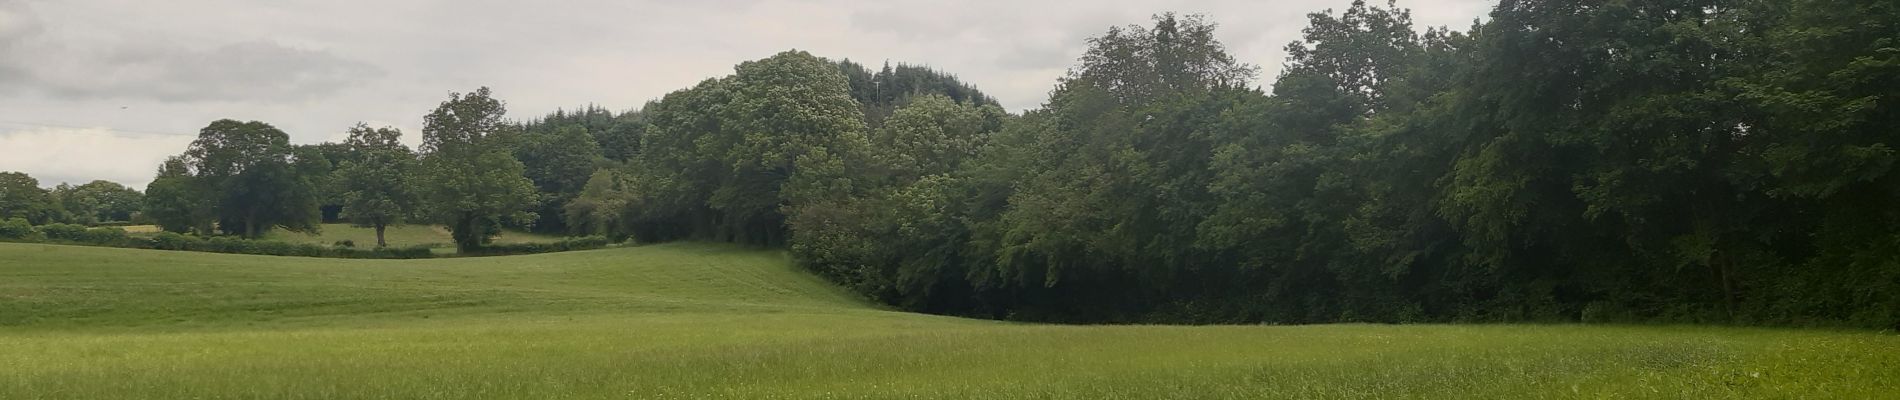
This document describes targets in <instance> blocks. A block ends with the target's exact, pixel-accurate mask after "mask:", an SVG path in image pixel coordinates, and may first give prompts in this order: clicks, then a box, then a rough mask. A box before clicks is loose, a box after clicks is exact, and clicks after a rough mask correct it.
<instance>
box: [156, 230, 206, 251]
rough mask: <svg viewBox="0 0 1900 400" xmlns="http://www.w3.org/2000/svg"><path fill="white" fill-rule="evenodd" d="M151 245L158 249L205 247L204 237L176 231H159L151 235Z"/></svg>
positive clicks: (197, 248)
mask: <svg viewBox="0 0 1900 400" xmlns="http://www.w3.org/2000/svg"><path fill="white" fill-rule="evenodd" d="M151 245H152V248H154V249H159V250H193V251H204V250H203V249H204V247H205V245H204V239H199V238H198V237H197V236H187V235H183V234H179V233H176V232H159V233H158V234H157V235H152V239H151Z"/></svg>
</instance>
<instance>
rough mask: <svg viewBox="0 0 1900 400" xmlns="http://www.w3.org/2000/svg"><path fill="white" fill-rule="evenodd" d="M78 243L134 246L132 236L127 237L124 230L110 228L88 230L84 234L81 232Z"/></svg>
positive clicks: (114, 227)
mask: <svg viewBox="0 0 1900 400" xmlns="http://www.w3.org/2000/svg"><path fill="white" fill-rule="evenodd" d="M78 242H80V243H86V244H95V245H100V246H113V247H127V246H130V245H131V244H132V236H130V235H127V234H126V233H125V229H124V228H119V227H116V226H108V227H103V228H92V229H87V230H85V231H84V232H80V239H79V240H78Z"/></svg>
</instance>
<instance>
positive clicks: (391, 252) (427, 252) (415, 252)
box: [330, 244, 435, 259]
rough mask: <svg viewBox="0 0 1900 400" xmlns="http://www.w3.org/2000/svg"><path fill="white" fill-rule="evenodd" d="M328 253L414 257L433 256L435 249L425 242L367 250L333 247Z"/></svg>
mask: <svg viewBox="0 0 1900 400" xmlns="http://www.w3.org/2000/svg"><path fill="white" fill-rule="evenodd" d="M330 254H331V255H332V256H335V257H342V258H386V259H415V258H433V257H435V251H434V250H433V249H431V248H430V247H429V245H426V244H425V245H415V246H409V247H382V248H375V249H369V250H363V249H334V250H332V251H331V253H330Z"/></svg>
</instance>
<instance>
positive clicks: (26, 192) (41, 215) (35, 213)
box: [0, 172, 60, 224]
mask: <svg viewBox="0 0 1900 400" xmlns="http://www.w3.org/2000/svg"><path fill="white" fill-rule="evenodd" d="M59 212H60V210H59V205H58V203H56V202H55V201H54V199H53V197H52V194H51V193H49V192H48V191H47V190H46V189H45V188H41V187H40V181H39V180H38V179H33V177H32V176H28V175H27V174H26V173H22V172H0V219H11V218H25V219H26V220H27V221H29V222H32V223H35V224H45V223H51V222H54V220H56V219H58V217H59Z"/></svg>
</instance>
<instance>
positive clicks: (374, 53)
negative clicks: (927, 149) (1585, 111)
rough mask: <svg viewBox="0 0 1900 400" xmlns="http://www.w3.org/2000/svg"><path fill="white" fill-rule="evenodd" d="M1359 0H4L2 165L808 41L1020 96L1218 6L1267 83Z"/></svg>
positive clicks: (1435, 9) (1213, 12)
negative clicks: (1290, 51) (1312, 22)
mask: <svg viewBox="0 0 1900 400" xmlns="http://www.w3.org/2000/svg"><path fill="white" fill-rule="evenodd" d="M1493 3H1494V1H1490V0H1410V1H1403V2H1401V3H1400V4H1399V5H1400V6H1401V7H1407V8H1411V9H1412V10H1413V18H1414V19H1415V20H1416V21H1417V22H1418V24H1419V26H1420V29H1421V30H1422V29H1423V27H1424V26H1451V27H1453V28H1456V29H1460V30H1462V29H1464V28H1466V27H1468V26H1469V25H1470V24H1471V22H1472V20H1473V19H1474V18H1478V17H1480V16H1482V15H1483V14H1484V13H1485V12H1487V11H1488V10H1489V5H1490V4H1493ZM1349 4H1350V1H1349V0H1283V1H1275V2H1267V1H1258V0H1210V1H1185V2H1153V1H1096V0H1087V1H1022V0H1015V1H984V0H974V1H971V0H966V1H957V2H925V1H862V2H859V1H836V0H816V1H773V0H701V1H669V2H659V1H653V2H642V1H609V0H580V1H564V2H524V1H514V0H507V1H503V0H416V1H406V0H386V1H376V2H368V1H333V0H280V1H251V0H166V1H146V0H123V1H116V0H54V1H39V0H0V171H23V172H27V173H29V174H32V175H33V176H34V177H37V178H39V179H40V182H41V184H42V185H44V186H52V185H55V184H58V183H59V182H72V183H75V184H77V183H83V182H87V181H90V180H93V179H106V180H112V181H116V182H120V183H124V184H127V185H130V186H133V187H144V186H145V183H146V182H148V181H150V180H151V178H152V174H153V171H154V170H155V169H156V167H157V166H158V163H159V162H161V161H163V160H164V158H165V157H166V156H169V155H173V154H177V153H179V152H182V151H183V150H184V148H185V146H186V144H188V143H190V142H191V139H192V137H193V135H195V134H196V132H197V130H198V129H199V128H201V127H204V126H205V125H206V124H208V123H210V122H211V121H213V120H216V119H219V118H232V119H239V120H258V121H264V122H268V123H270V124H272V125H275V126H277V127H278V128H280V129H283V130H284V131H285V132H289V133H290V135H291V140H292V142H295V143H317V142H323V141H334V140H340V139H341V138H342V136H343V130H344V129H345V128H347V127H349V126H350V125H353V124H355V123H356V122H357V121H365V122H368V123H370V124H372V125H393V126H396V127H399V128H402V130H403V132H404V133H405V135H407V136H409V138H407V139H408V141H410V142H411V143H414V142H416V141H418V140H419V139H417V138H415V136H416V135H419V134H420V132H419V130H418V128H419V127H420V125H421V124H422V115H423V114H424V113H426V112H428V111H429V110H430V109H431V108H434V106H435V105H436V104H437V103H440V102H441V101H442V100H443V99H445V98H446V97H447V94H448V93H449V92H451V91H456V92H466V91H469V90H472V89H474V88H476V87H479V86H484V85H485V86H489V87H491V88H493V89H494V91H495V94H496V96H497V97H499V98H501V99H502V100H503V101H505V102H507V104H508V108H509V111H510V113H509V116H510V117H511V118H527V117H532V116H535V115H539V114H542V113H545V112H548V111H552V110H554V109H556V108H573V107H574V106H578V105H584V104H588V103H593V104H598V105H601V106H605V107H608V108H610V109H615V110H624V109H629V108H633V107H637V106H639V105H640V104H643V103H645V102H646V101H648V100H651V99H656V98H658V97H660V96H662V95H664V94H666V93H667V92H670V91H673V90H676V89H680V88H684V87H687V86H690V85H692V84H694V83H696V82H698V81H699V80H701V79H705V78H708V77H714V76H723V75H727V74H730V73H731V72H732V66H733V65H734V64H737V63H739V62H741V61H745V60H752V59H758V58H764V57H767V56H770V55H772V54H774V53H777V52H780V51H784V50H787V49H794V48H796V49H800V50H806V51H810V52H812V53H813V54H816V55H819V56H822V57H828V58H833V59H838V58H849V59H852V60H856V61H859V62H861V63H864V64H867V65H876V64H879V63H882V62H883V61H885V60H889V61H891V62H893V63H897V62H904V63H911V64H926V65H930V66H932V67H936V68H938V69H941V70H944V71H948V72H951V73H954V74H957V75H958V76H959V77H961V78H962V79H963V80H964V81H965V82H968V83H970V84H973V85H975V86H976V87H977V88H979V89H982V90H983V91H985V92H988V93H990V94H991V95H993V96H996V97H997V99H998V100H1001V101H1002V103H1003V105H1004V106H1005V107H1007V108H1009V109H1011V110H1012V111H1020V110H1023V109H1027V108H1032V107H1036V106H1037V105H1039V104H1041V103H1042V101H1043V100H1044V99H1045V96H1046V95H1047V93H1048V90H1049V88H1050V87H1051V86H1052V85H1053V84H1054V83H1055V80H1056V78H1057V77H1059V76H1061V75H1062V73H1063V71H1064V70H1065V69H1066V68H1068V67H1069V66H1070V65H1071V64H1072V63H1073V61H1074V60H1075V59H1076V57H1078V56H1080V55H1081V53H1082V51H1083V48H1084V46H1085V42H1084V39H1086V38H1088V37H1090V36H1095V35H1099V34H1101V33H1102V32H1103V31H1105V30H1106V29H1107V28H1108V27H1110V26H1113V25H1126V24H1147V23H1148V22H1149V16H1150V15H1152V14H1155V13H1160V12H1166V11H1175V12H1180V13H1202V14H1206V15H1207V16H1208V17H1209V18H1210V19H1211V20H1212V21H1214V22H1216V23H1219V24H1220V29H1219V30H1217V31H1216V33H1217V34H1218V35H1219V37H1220V39H1221V40H1222V41H1223V42H1225V43H1226V45H1227V47H1228V49H1229V51H1230V52H1232V53H1234V54H1235V55H1236V56H1237V57H1239V58H1240V59H1241V60H1243V61H1245V62H1248V63H1253V64H1258V65H1260V66H1262V67H1263V72H1262V77H1261V78H1260V79H1259V80H1260V81H1268V80H1271V79H1270V78H1271V77H1272V76H1274V75H1275V74H1277V73H1278V71H1279V70H1280V64H1281V62H1282V61H1283V59H1284V58H1285V56H1286V54H1285V52H1284V51H1282V50H1281V48H1282V47H1283V46H1285V45H1286V43H1287V42H1289V41H1292V40H1295V39H1297V38H1298V36H1299V31H1300V29H1301V28H1303V27H1304V26H1305V22H1306V17H1305V15H1306V13H1309V12H1314V11H1319V10H1324V9H1327V8H1333V9H1343V8H1344V7H1346V6H1347V5H1349Z"/></svg>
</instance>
